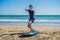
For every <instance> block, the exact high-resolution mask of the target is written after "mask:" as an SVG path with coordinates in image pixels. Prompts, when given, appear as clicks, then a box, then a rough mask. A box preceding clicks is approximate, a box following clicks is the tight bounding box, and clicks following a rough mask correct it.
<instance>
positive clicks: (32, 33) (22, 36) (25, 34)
mask: <svg viewBox="0 0 60 40" xmlns="http://www.w3.org/2000/svg"><path fill="white" fill-rule="evenodd" d="M37 33H38V31H37V30H34V31H32V32H27V33H23V34H21V35H20V36H19V37H21V38H24V37H30V36H34V35H36V34H37Z"/></svg>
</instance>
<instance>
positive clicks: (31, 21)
mask: <svg viewBox="0 0 60 40" xmlns="http://www.w3.org/2000/svg"><path fill="white" fill-rule="evenodd" d="M25 11H26V12H28V13H29V17H30V18H29V22H28V28H30V32H33V31H34V29H33V28H32V27H31V24H32V23H33V22H34V20H35V19H34V10H33V6H32V5H30V6H29V9H28V10H27V9H25Z"/></svg>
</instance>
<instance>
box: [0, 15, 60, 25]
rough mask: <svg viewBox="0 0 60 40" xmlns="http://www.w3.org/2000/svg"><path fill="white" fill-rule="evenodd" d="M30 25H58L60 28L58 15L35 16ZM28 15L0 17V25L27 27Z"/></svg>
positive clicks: (59, 16)
mask: <svg viewBox="0 0 60 40" xmlns="http://www.w3.org/2000/svg"><path fill="white" fill-rule="evenodd" d="M34 17H35V21H34V23H33V24H32V25H37V26H40V25H54V26H56V25H58V26H60V15H35V16H34ZM28 21H29V15H0V25H27V24H28Z"/></svg>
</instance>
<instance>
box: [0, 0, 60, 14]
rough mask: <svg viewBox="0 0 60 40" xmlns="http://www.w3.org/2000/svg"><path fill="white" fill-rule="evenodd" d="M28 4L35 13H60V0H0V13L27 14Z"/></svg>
mask: <svg viewBox="0 0 60 40" xmlns="http://www.w3.org/2000/svg"><path fill="white" fill-rule="evenodd" d="M30 4H31V5H33V10H34V11H35V15H60V0H0V15H28V13H27V12H25V9H29V5H30Z"/></svg>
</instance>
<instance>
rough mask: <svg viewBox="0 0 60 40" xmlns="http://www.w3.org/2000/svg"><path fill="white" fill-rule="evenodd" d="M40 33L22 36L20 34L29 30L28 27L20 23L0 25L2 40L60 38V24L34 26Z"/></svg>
mask: <svg viewBox="0 0 60 40" xmlns="http://www.w3.org/2000/svg"><path fill="white" fill-rule="evenodd" d="M33 28H34V29H35V30H38V34H37V35H35V36H31V37H25V38H20V37H19V35H20V34H21V33H24V32H29V29H28V27H26V26H19V25H8V26H7V25H0V40H60V27H59V26H40V27H39V26H33Z"/></svg>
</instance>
